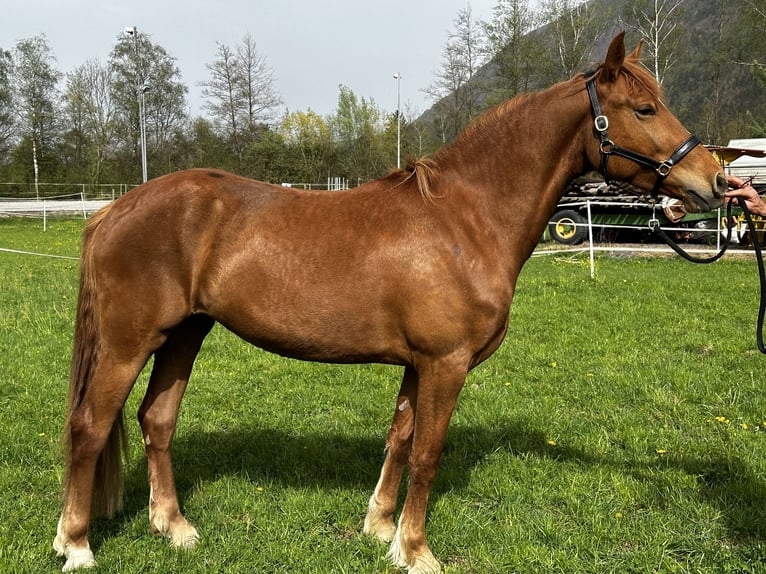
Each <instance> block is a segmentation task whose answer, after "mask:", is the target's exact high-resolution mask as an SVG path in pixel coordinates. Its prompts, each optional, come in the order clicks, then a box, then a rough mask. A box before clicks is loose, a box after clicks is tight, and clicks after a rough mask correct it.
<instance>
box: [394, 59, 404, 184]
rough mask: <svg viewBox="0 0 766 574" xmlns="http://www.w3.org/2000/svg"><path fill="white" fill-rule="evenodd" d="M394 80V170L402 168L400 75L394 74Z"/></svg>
mask: <svg viewBox="0 0 766 574" xmlns="http://www.w3.org/2000/svg"><path fill="white" fill-rule="evenodd" d="M394 80H396V169H399V168H401V166H402V107H401V96H402V90H401V86H402V75H401V74H400V73H399V72H397V73H396V74H394Z"/></svg>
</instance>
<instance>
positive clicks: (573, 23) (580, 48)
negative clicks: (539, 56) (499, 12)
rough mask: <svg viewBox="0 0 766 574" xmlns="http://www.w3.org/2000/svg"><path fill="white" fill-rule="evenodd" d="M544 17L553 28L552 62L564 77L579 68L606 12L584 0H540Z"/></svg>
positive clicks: (601, 27) (561, 76)
mask: <svg viewBox="0 0 766 574" xmlns="http://www.w3.org/2000/svg"><path fill="white" fill-rule="evenodd" d="M540 10H541V13H542V17H543V20H544V21H546V22H548V25H549V26H550V27H551V28H552V30H553V33H554V34H553V35H554V38H555V50H554V51H555V55H556V56H555V58H554V59H555V61H557V62H558V68H559V74H558V77H557V78H556V80H564V79H567V78H570V77H572V76H574V75H575V74H576V73H577V72H578V71H581V68H582V67H583V63H584V61H585V59H586V57H587V55H588V53H589V49H590V46H591V45H592V43H593V41H594V39H596V38H598V37H599V36H600V35H601V33H602V30H603V27H604V24H605V23H606V22H607V20H608V15H607V14H605V13H603V12H599V11H597V6H596V4H595V3H594V2H585V1H583V0H541V2H540Z"/></svg>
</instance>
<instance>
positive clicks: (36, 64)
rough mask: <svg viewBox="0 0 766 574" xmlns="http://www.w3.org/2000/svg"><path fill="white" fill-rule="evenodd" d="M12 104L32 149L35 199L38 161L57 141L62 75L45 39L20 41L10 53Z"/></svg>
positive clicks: (37, 192) (38, 178)
mask: <svg viewBox="0 0 766 574" xmlns="http://www.w3.org/2000/svg"><path fill="white" fill-rule="evenodd" d="M13 60H14V73H13V82H12V86H13V101H14V103H15V112H16V117H17V119H18V123H19V128H20V132H21V135H22V137H26V138H29V142H30V144H31V149H32V157H31V161H32V168H33V171H34V184H35V195H36V196H37V197H38V198H39V197H40V190H39V182H40V163H41V162H40V160H41V158H42V157H43V156H44V155H45V154H46V153H47V152H51V154H52V149H53V147H54V143H55V140H56V138H57V135H58V134H57V131H56V122H55V119H56V115H55V110H56V104H57V99H58V96H59V92H58V87H57V86H58V82H59V80H60V78H61V73H60V72H59V71H58V70H57V69H56V68H55V67H54V63H55V58H54V57H53V53H52V52H51V49H50V46H49V45H48V40H47V38H46V37H45V35H40V36H35V37H34V38H28V39H24V40H20V41H19V42H18V43H17V44H16V48H15V50H14V53H13Z"/></svg>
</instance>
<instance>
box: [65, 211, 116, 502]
mask: <svg viewBox="0 0 766 574" xmlns="http://www.w3.org/2000/svg"><path fill="white" fill-rule="evenodd" d="M108 210H109V206H107V207H106V208H104V209H102V210H101V211H99V212H98V213H97V214H96V215H95V216H94V217H93V218H92V219H91V221H90V222H89V223H88V225H87V227H86V228H85V232H84V233H83V241H82V254H81V256H80V292H79V297H78V300H77V316H76V319H75V331H74V347H73V350H72V366H71V370H70V375H69V399H68V408H67V421H66V426H65V429H64V443H65V449H66V471H65V474H64V493H66V492H67V491H68V489H69V480H70V471H71V466H72V463H73V461H72V457H73V452H72V420H73V418H74V417H75V416H77V415H78V414H80V413H78V410H79V409H80V407H81V406H82V402H83V399H84V397H85V394H86V393H87V392H88V388H89V387H90V385H91V384H92V382H93V374H94V371H95V369H96V365H97V364H98V354H99V346H100V341H99V338H100V318H99V310H98V305H97V301H96V285H95V281H94V277H95V270H94V268H93V249H94V244H95V241H94V234H95V231H96V229H97V228H98V226H99V224H100V223H101V221H102V220H103V217H104V215H106V213H107V211H108ZM126 452H127V439H126V434H125V420H124V416H123V412H122V409H120V412H119V415H118V416H117V418H116V420H115V422H114V424H113V425H112V429H111V431H110V432H109V438H108V439H107V442H106V444H105V446H104V448H103V450H102V451H101V454H100V455H99V457H98V461H97V463H96V475H95V483H94V489H93V501H92V504H91V512H92V513H93V514H94V515H97V516H111V515H113V514H114V513H115V512H117V511H119V510H121V508H122V488H123V487H122V472H121V471H122V455H123V453H126Z"/></svg>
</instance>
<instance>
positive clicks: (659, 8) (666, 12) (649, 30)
mask: <svg viewBox="0 0 766 574" xmlns="http://www.w3.org/2000/svg"><path fill="white" fill-rule="evenodd" d="M683 4H684V0H639V1H637V2H634V3H632V4H631V9H630V14H629V16H630V17H629V18H627V19H626V18H623V22H624V24H625V26H626V27H628V28H630V29H632V30H634V31H635V32H638V33H639V34H640V35H641V37H642V38H643V39H644V45H645V47H646V55H648V56H649V57H650V58H651V60H650V61H651V64H650V67H651V69H652V72H654V76H655V77H656V78H657V81H658V82H659V83H660V85H662V83H663V81H664V79H665V77H666V75H667V73H668V70H670V68H671V66H672V65H673V61H674V60H675V57H676V54H675V50H676V48H677V46H678V40H679V37H680V29H681V22H682V21H683Z"/></svg>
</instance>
